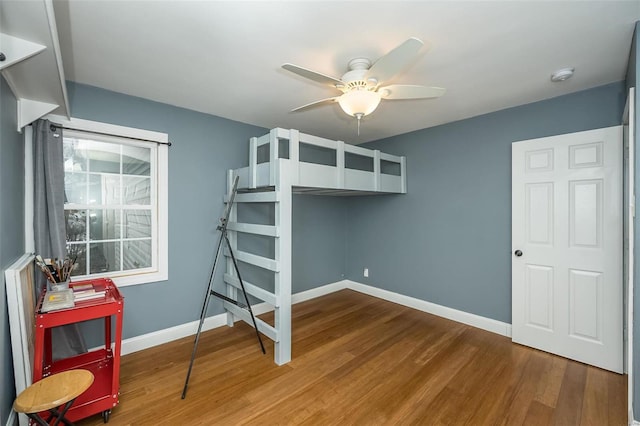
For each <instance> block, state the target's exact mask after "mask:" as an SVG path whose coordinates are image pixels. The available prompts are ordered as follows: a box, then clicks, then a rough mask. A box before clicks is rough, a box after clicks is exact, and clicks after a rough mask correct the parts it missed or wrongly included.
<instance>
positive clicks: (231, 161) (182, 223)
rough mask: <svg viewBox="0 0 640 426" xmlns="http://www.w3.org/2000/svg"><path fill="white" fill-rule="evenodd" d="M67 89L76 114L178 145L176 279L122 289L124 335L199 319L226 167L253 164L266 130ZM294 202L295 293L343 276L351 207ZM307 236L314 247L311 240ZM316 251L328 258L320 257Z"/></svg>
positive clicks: (173, 167) (172, 196)
mask: <svg viewBox="0 0 640 426" xmlns="http://www.w3.org/2000/svg"><path fill="white" fill-rule="evenodd" d="M68 89H69V101H70V104H71V111H72V115H73V117H75V118H82V119H87V120H94V121H100V122H105V123H111V124H118V125H123V126H130V127H137V128H141V129H146V130H154V131H160V132H166V133H168V134H169V139H170V140H171V142H172V143H173V145H172V146H171V147H170V148H169V280H168V282H161V283H152V284H145V285H137V286H130V287H125V288H123V289H122V292H123V294H124V296H125V316H124V333H123V334H124V337H125V338H126V337H132V336H137V335H140V334H144V333H149V332H152V331H156V330H161V329H164V328H167V327H172V326H175V325H179V324H183V323H187V322H189V321H193V320H196V319H197V318H198V316H199V314H200V307H201V306H202V298H203V297H204V292H205V289H206V286H207V280H208V276H209V271H210V267H211V264H212V261H213V254H214V249H215V243H216V242H217V238H218V233H217V232H216V229H215V227H216V225H217V224H218V218H219V217H220V215H221V214H222V208H223V204H222V198H223V194H224V192H225V188H226V172H227V170H228V169H232V168H238V167H245V166H247V165H248V161H249V138H250V137H252V136H260V135H262V134H265V133H267V130H266V129H263V128H260V127H256V126H251V125H248V124H244V123H239V122H236V121H231V120H227V119H223V118H219V117H214V116H211V115H207V114H202V113H198V112H195V111H190V110H186V109H182V108H178V107H174V106H170V105H166V104H161V103H157V102H152V101H148V100H145V99H141V98H135V97H131V96H127V95H123V94H119V93H115V92H110V91H106V90H103V89H98V88H95V87H90V86H85V85H80V84H74V83H71V82H68ZM294 207H295V209H296V210H295V212H294V216H293V227H294V229H295V232H294V240H293V246H294V259H293V260H294V267H293V271H292V273H293V283H292V285H293V289H294V292H298V291H302V290H307V289H309V288H312V287H315V286H317V285H319V284H325V283H327V282H333V281H338V280H340V279H341V278H342V271H343V267H342V265H343V263H344V242H343V241H344V240H343V235H344V226H345V221H344V219H343V218H344V208H342V207H341V205H337V204H336V200H333V199H328V198H327V197H311V196H296V197H295V198H294ZM306 241H313V242H314V243H313V244H314V245H313V246H311V245H305V244H304V242H306ZM299 244H300V247H299V248H298V245H299ZM316 253H322V254H323V255H324V257H322V258H320V259H318V258H316V257H315V256H316ZM218 272H219V278H218V281H216V284H217V285H220V283H221V282H222V281H221V276H222V273H223V272H224V268H219V270H218ZM256 284H257V283H256ZM219 312H222V308H221V304H220V302H219V301H218V300H216V299H212V301H211V308H210V313H211V314H214V313H219ZM91 343H92V340H91V339H89V346H91ZM96 343H97V341H96Z"/></svg>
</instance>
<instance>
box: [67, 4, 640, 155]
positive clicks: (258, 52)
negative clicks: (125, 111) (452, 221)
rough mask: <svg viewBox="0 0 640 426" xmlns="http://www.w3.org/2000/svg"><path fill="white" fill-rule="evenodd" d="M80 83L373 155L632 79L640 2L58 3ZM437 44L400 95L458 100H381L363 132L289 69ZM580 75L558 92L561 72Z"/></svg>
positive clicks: (339, 66)
mask: <svg viewBox="0 0 640 426" xmlns="http://www.w3.org/2000/svg"><path fill="white" fill-rule="evenodd" d="M54 6H55V13H56V20H57V24H58V32H59V36H60V43H61V48H62V57H63V62H64V69H65V73H66V76H67V78H68V79H69V80H73V81H76V82H79V83H84V84H89V85H92V86H98V87H102V88H105V89H109V90H113V91H116V92H121V93H126V94H129V95H134V96H140V97H143V98H147V99H152V100H155V101H160V102H165V103H168V104H173V105H177V106H181V107H185V108H189V109H193V110H196V111H202V112H206V113H209V114H213V115H217V116H220V117H225V118H229V119H232V120H237V121H241V122H245V123H250V124H254V125H258V126H263V127H266V128H273V127H285V128H295V129H299V130H301V131H303V132H306V133H311V134H314V135H318V136H323V137H327V138H331V139H340V140H344V141H345V142H349V143H361V142H365V141H370V140H375V139H380V138H384V137H388V136H392V135H397V134H400V133H406V132H409V131H412V130H417V129H422V128H425V127H431V126H435V125H438V124H442V123H447V122H451V121H455V120H460V119H463V118H467V117H472V116H476V115H480V114H484V113H488V112H491V111H496V110H500V109H504V108H508V107H511V106H515V105H522V104H526V103H530V102H534V101H538V100H542V99H547V98H551V97H555V96H560V95H563V94H566V93H570V92H575V91H578V90H583V89H587V88H590V87H595V86H599V85H602V84H607V83H611V82H615V81H620V80H623V79H624V75H625V70H626V67H627V59H628V55H629V49H630V45H631V38H632V35H633V28H634V23H635V21H637V20H640V2H639V1H594V2H590V1H497V2H489V1H471V2H463V1H442V2H431V1H429V2H427V1H422V2H416V1H411V2H409V1H407V2H405V1H392V2H370V1H351V2H341V1H322V2H313V1H296V2H291V1H290V2H273V1H259V2H243V1H224V2H223V1H178V0H174V1H151V0H145V1H86V0H85V1H80V0H54ZM411 36H415V37H418V38H420V39H422V40H423V41H425V42H426V44H427V45H429V46H430V48H429V49H426V48H425V49H423V51H422V54H421V56H420V57H419V58H418V59H417V60H416V61H415V63H413V64H412V65H411V66H410V67H409V68H408V69H406V71H405V72H403V73H401V74H399V75H398V76H397V77H396V78H395V79H394V80H393V81H392V82H393V83H399V84H421V85H428V86H441V87H446V88H447V89H448V90H447V93H446V94H445V95H444V97H442V98H440V99H436V100H407V101H382V103H381V104H380V106H379V107H378V109H377V110H376V111H375V112H374V113H373V114H371V115H370V116H367V117H365V119H363V122H362V127H361V134H360V136H357V134H356V120H355V119H353V118H351V117H348V116H347V115H345V114H344V113H343V112H342V111H341V110H340V108H339V106H338V105H337V104H335V105H328V106H323V107H319V108H316V109H313V110H308V111H305V112H298V113H290V112H289V110H290V109H292V108H294V107H297V106H300V105H303V104H306V103H309V102H312V101H315V100H319V99H323V98H328V97H331V96H334V95H336V94H337V93H338V94H339V92H337V91H334V90H331V88H328V87H325V86H322V85H320V84H317V83H313V82H311V81H307V80H305V79H303V78H300V77H298V76H296V75H294V74H291V73H288V72H287V71H284V70H282V69H281V68H280V66H281V65H282V64H283V63H285V62H291V63H294V64H297V65H300V66H303V67H306V68H311V69H313V70H316V71H319V72H322V73H324V74H328V75H332V76H335V77H338V78H339V77H340V76H342V74H344V73H345V72H346V71H347V62H348V61H349V59H351V58H354V57H361V56H364V57H368V58H370V59H372V60H374V61H375V59H377V58H378V57H380V56H382V55H384V54H385V53H387V52H388V51H389V50H391V49H393V48H394V47H395V46H397V45H398V44H400V43H401V42H403V41H405V40H406V39H407V38H409V37H411ZM567 66H572V67H575V68H576V73H575V76H574V77H573V78H572V79H570V80H568V81H566V82H563V83H551V82H550V81H549V75H550V74H551V72H552V71H554V70H556V69H558V68H562V67H567Z"/></svg>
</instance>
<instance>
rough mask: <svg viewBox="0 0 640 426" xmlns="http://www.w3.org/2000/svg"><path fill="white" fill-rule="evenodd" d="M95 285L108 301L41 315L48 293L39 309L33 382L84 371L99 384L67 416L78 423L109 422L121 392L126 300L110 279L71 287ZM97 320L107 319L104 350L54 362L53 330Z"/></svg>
mask: <svg viewBox="0 0 640 426" xmlns="http://www.w3.org/2000/svg"><path fill="white" fill-rule="evenodd" d="M89 283H93V284H95V285H96V286H97V287H102V288H104V289H105V291H106V293H105V297H103V298H99V299H92V300H86V301H79V302H76V303H75V306H74V307H73V308H68V309H60V310H57V311H51V312H47V313H40V308H41V306H42V301H43V300H44V297H45V294H46V292H45V291H43V294H42V295H41V297H40V301H39V302H38V306H37V309H36V333H35V342H34V360H33V382H34V383H35V382H37V381H38V380H40V379H42V378H43V377H47V376H49V375H51V374H55V373H59V372H61V371H67V370H73V369H76V368H82V369H85V370H89V371H91V372H92V373H93V375H94V377H95V380H94V382H93V384H92V385H91V387H90V388H89V389H87V391H86V392H85V393H83V394H82V395H80V396H79V397H78V398H77V399H76V401H75V403H74V404H73V406H72V407H71V408H70V409H69V411H68V412H67V417H68V418H69V420H70V421H72V422H73V421H76V420H79V419H83V418H85V417H89V416H92V415H94V414H98V413H102V418H103V420H104V422H105V423H106V422H108V421H109V414H110V413H111V409H112V408H113V407H115V406H116V405H117V404H118V396H119V391H120V347H121V342H122V313H123V311H124V297H122V295H121V294H120V291H118V288H117V287H116V286H115V284H114V283H113V281H111V280H110V279H109V278H99V279H93V280H86V281H76V282H72V283H71V284H70V286H71V287H73V286H76V285H82V284H89ZM112 316H113V317H114V318H115V339H114V343H113V346H112V345H111V317H112ZM97 318H104V347H101V348H99V349H96V350H93V351H90V352H87V353H84V354H80V355H76V356H73V357H70V358H65V359H61V360H57V361H53V359H52V355H51V328H53V327H57V326H60V325H65V324H73V323H77V322H81V321H87V320H92V319H97Z"/></svg>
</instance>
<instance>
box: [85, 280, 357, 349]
mask: <svg viewBox="0 0 640 426" xmlns="http://www.w3.org/2000/svg"><path fill="white" fill-rule="evenodd" d="M345 288H346V280H343V281H338V282H335V283H331V284H327V285H323V286H320V287H316V288H312V289H311V290H307V291H302V292H300V293H296V294H293V295H292V296H291V302H292V303H293V304H296V303H300V302H305V301H307V300H311V299H315V298H316V297H320V296H324V295H325V294H329V293H333V292H336V291H340V290H344V289H345ZM251 309H252V310H253V313H254V315H261V314H264V313H266V312H269V311H272V310H273V307H272V306H271V305H269V304H267V303H259V304H257V305H251ZM199 322H200V321H199V320H196V321H191V322H188V323H186V324H180V325H176V326H174V327H169V328H165V329H163V330H158V331H153V332H151V333H147V334H141V335H140V336H135V337H130V338H128V339H124V340H123V341H122V347H121V353H122V355H127V354H130V353H133V352H137V351H141V350H143V349H148V348H151V347H153V346H158V345H162V344H164V343H169V342H172V341H174V340H178V339H182V338H183V337H188V336H193V335H194V334H196V332H197V331H198V323H199ZM226 324H227V314H226V313H222V314H217V315H214V316H211V317H207V318H205V320H204V324H202V331H208V330H212V329H214V328H217V327H222V326H223V325H226ZM92 350H93V349H92Z"/></svg>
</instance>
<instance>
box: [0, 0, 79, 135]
mask: <svg viewBox="0 0 640 426" xmlns="http://www.w3.org/2000/svg"><path fill="white" fill-rule="evenodd" d="M0 28H2V32H0V52H2V53H3V54H4V55H5V60H4V61H2V62H0V72H1V73H2V76H3V77H4V79H5V80H6V82H7V84H8V86H9V88H10V89H11V91H12V92H13V94H14V96H15V97H16V99H17V101H18V102H17V109H18V110H17V117H18V131H21V130H22V128H23V127H24V126H26V125H28V124H30V123H32V122H33V121H35V120H37V119H39V118H41V117H43V116H45V115H46V114H49V113H55V114H58V115H63V116H66V117H69V102H68V98H67V88H66V84H65V77H64V70H63V67H62V56H61V53H60V44H59V41H58V30H57V27H56V20H55V15H54V12H53V0H31V1H9V2H7V1H3V2H0Z"/></svg>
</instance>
